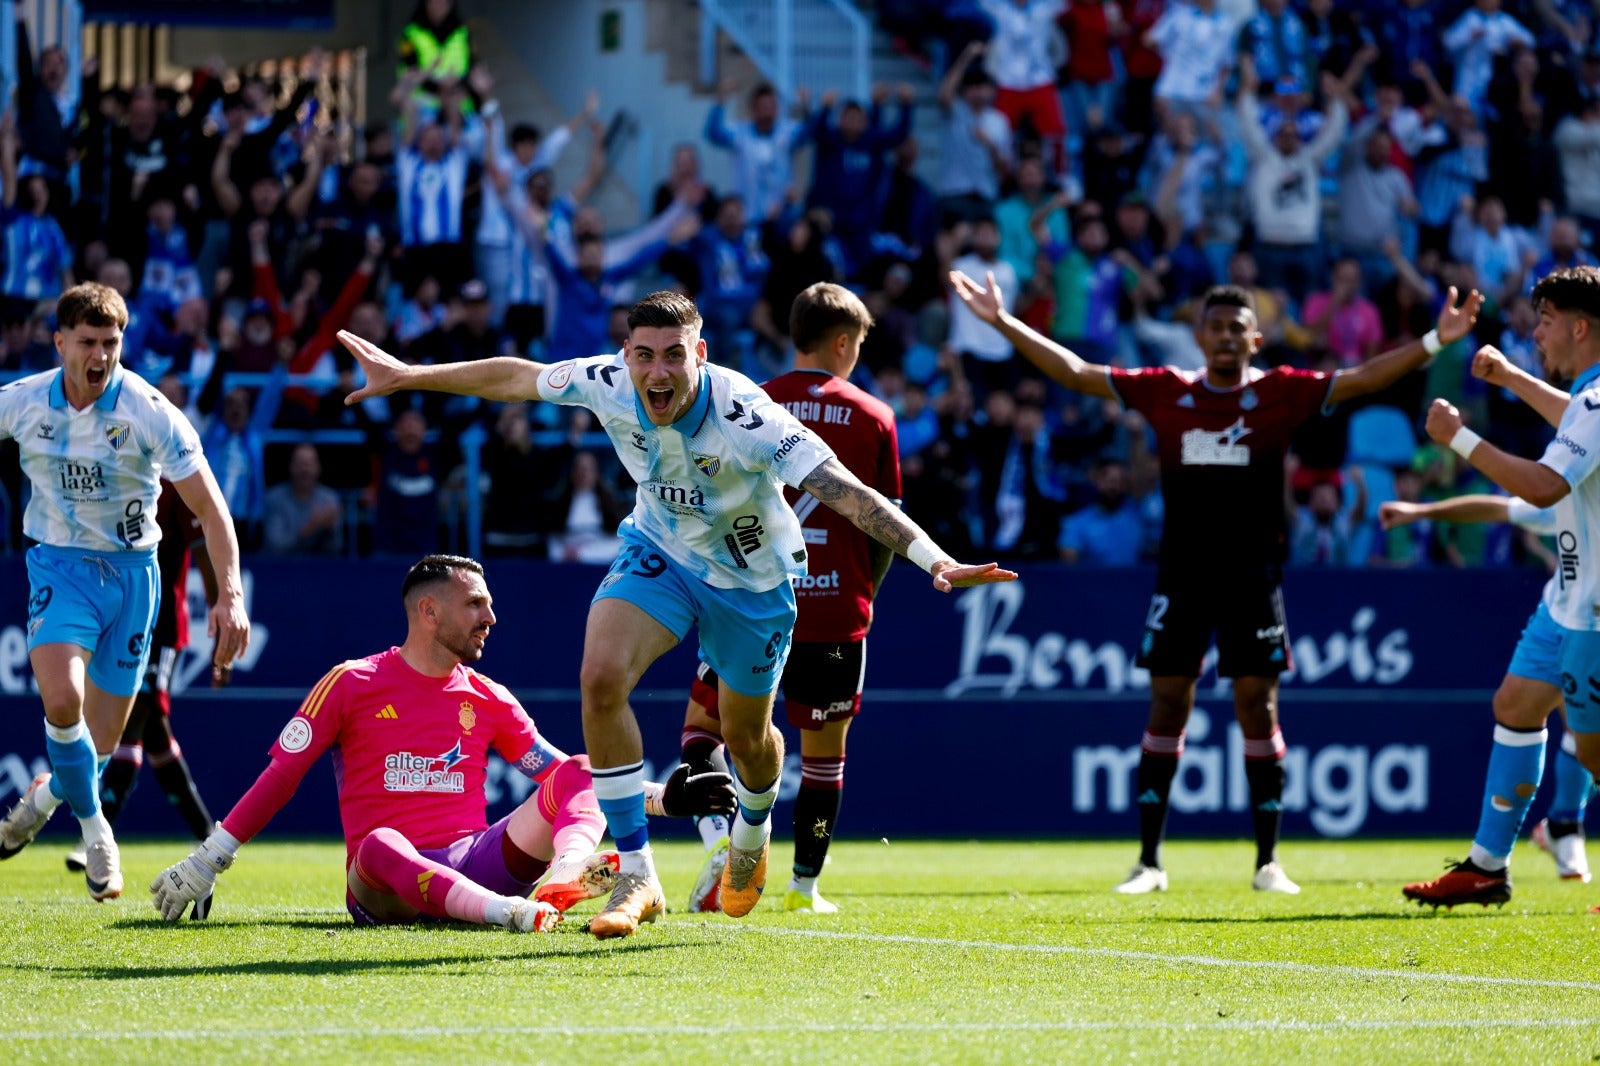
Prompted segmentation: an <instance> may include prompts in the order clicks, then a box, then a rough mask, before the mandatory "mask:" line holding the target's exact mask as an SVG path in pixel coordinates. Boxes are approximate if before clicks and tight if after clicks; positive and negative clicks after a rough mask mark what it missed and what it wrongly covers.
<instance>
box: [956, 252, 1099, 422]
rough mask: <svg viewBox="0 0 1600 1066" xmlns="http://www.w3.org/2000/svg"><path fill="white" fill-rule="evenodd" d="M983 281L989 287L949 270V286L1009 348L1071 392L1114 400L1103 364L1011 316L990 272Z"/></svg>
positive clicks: (957, 271) (959, 272) (958, 272)
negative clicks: (1064, 345) (1002, 338)
mask: <svg viewBox="0 0 1600 1066" xmlns="http://www.w3.org/2000/svg"><path fill="white" fill-rule="evenodd" d="M984 284H985V285H986V286H988V287H987V288H979V287H978V283H977V282H975V281H973V280H972V279H971V278H969V277H967V276H966V275H965V274H963V273H961V271H959V270H952V271H951V272H950V287H951V288H952V289H953V290H954V291H955V294H956V296H957V297H958V298H959V299H960V300H961V302H962V303H964V304H966V305H967V307H968V308H969V309H970V310H971V311H972V313H973V314H975V315H977V316H978V317H979V318H980V319H982V320H983V321H984V322H987V323H989V325H991V326H993V327H994V328H995V329H997V330H999V331H1000V333H1001V335H1003V336H1004V337H1005V339H1006V340H1008V341H1010V342H1011V345H1012V347H1014V348H1016V350H1017V351H1019V352H1021V353H1022V354H1023V355H1024V356H1026V357H1027V359H1028V362H1030V363H1032V364H1033V365H1034V366H1036V367H1038V368H1039V369H1040V370H1042V371H1044V372H1045V373H1046V374H1048V375H1049V376H1050V377H1051V378H1052V379H1053V380H1055V381H1057V382H1059V383H1061V384H1062V385H1065V386H1066V387H1067V388H1069V389H1072V390H1073V391H1074V392H1081V393H1083V394H1084V395H1086V396H1098V397H1100V398H1101V399H1103V400H1115V399H1117V394H1116V392H1115V391H1113V389H1112V388H1111V379H1110V377H1109V376H1107V373H1106V368H1105V367H1104V366H1101V365H1100V364H1099V363H1091V362H1089V361H1088V360H1087V359H1084V358H1083V357H1082V356H1080V355H1078V353H1077V352H1074V351H1072V350H1071V349H1070V348H1063V347H1062V346H1061V345H1059V344H1057V343H1056V342H1055V341H1053V340H1051V339H1049V338H1048V337H1046V336H1044V335H1043V334H1041V333H1039V332H1037V331H1036V330H1034V329H1033V328H1032V327H1030V326H1028V325H1026V324H1025V323H1023V322H1022V321H1021V320H1020V319H1017V318H1014V317H1012V315H1011V313H1010V312H1009V311H1007V310H1006V305H1005V300H1004V298H1003V297H1002V295H1001V292H1000V286H999V285H997V284H996V283H995V280H994V273H993V272H990V273H989V275H988V276H987V277H985V278H984Z"/></svg>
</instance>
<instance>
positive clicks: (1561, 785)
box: [1550, 733, 1594, 822]
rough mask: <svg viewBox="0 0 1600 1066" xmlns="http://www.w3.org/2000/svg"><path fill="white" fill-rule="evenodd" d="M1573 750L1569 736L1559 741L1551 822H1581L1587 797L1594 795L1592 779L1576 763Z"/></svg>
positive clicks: (1582, 767) (1579, 764) (1577, 762)
mask: <svg viewBox="0 0 1600 1066" xmlns="http://www.w3.org/2000/svg"><path fill="white" fill-rule="evenodd" d="M1576 747H1577V745H1576V744H1575V743H1573V742H1572V734H1571V733H1568V734H1566V735H1565V736H1564V737H1562V738H1561V750H1560V751H1558V752H1556V794H1555V797H1554V798H1553V799H1551V801H1550V820H1551V821H1552V822H1582V821H1583V812H1584V809H1585V808H1587V807H1588V806H1589V795H1590V794H1591V793H1592V792H1593V791H1594V777H1593V776H1592V775H1591V774H1590V773H1589V771H1588V770H1587V769H1585V768H1584V765H1583V763H1581V762H1579V761H1578V756H1577V755H1576V754H1575V753H1574V751H1573V749H1574V748H1576Z"/></svg>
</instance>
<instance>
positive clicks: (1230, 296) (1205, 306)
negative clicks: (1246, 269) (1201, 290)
mask: <svg viewBox="0 0 1600 1066" xmlns="http://www.w3.org/2000/svg"><path fill="white" fill-rule="evenodd" d="M1213 307H1242V308H1244V309H1245V310H1246V311H1249V312H1250V313H1251V314H1252V315H1253V314H1255V313H1256V298H1255V296H1253V295H1252V294H1251V292H1250V290H1249V289H1247V288H1245V287H1243V286H1242V285H1213V286H1211V288H1209V289H1207V290H1206V294H1205V297H1204V298H1203V299H1201V301H1200V317H1201V318H1204V317H1205V316H1206V312H1208V311H1210V310H1211V309H1212V308H1213Z"/></svg>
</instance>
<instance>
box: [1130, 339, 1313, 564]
mask: <svg viewBox="0 0 1600 1066" xmlns="http://www.w3.org/2000/svg"><path fill="white" fill-rule="evenodd" d="M1110 380H1111V388H1112V389H1113V390H1114V391H1115V392H1116V394H1117V396H1118V397H1119V398H1120V399H1121V400H1122V403H1123V405H1124V406H1125V407H1129V408H1132V409H1133V410H1135V411H1138V412H1139V413H1140V414H1142V415H1144V417H1145V419H1146V420H1148V421H1149V423H1150V428H1151V429H1153V430H1154V431H1155V435H1156V447H1157V449H1158V451H1159V452H1160V456H1161V494H1162V497H1163V498H1164V500H1165V503H1166V524H1165V527H1164V529H1163V530H1162V534H1161V562H1162V563H1163V564H1164V565H1165V564H1170V563H1174V562H1178V563H1198V564H1210V565H1216V564H1267V565H1271V564H1276V563H1281V562H1283V558H1284V544H1285V541H1286V536H1285V524H1286V519H1285V503H1284V483H1283V458H1284V453H1285V452H1287V451H1288V449H1289V441H1290V439H1291V438H1292V437H1293V436H1294V431H1295V429H1296V428H1297V427H1298V426H1299V425H1300V423H1302V422H1304V421H1305V420H1306V419H1308V418H1310V417H1312V416H1313V415H1315V414H1317V413H1318V412H1319V411H1321V410H1322V407H1323V405H1324V404H1325V403H1326V402H1327V400H1328V392H1329V389H1330V388H1331V387H1332V384H1333V375H1331V374H1323V373H1317V372H1313V371H1310V370H1295V369H1292V368H1288V367H1278V368H1277V369H1274V370H1268V371H1266V372H1264V373H1263V372H1261V371H1259V370H1252V371H1251V372H1250V373H1249V374H1247V375H1246V380H1245V383H1244V384H1242V385H1240V386H1238V387H1237V388H1233V389H1227V390H1218V389H1214V388H1211V387H1210V386H1208V385H1207V384H1206V383H1205V372H1204V371H1203V370H1197V371H1193V372H1185V371H1178V370H1174V369H1172V368H1171V367H1152V368H1149V369H1142V370H1116V369H1113V370H1111V371H1110Z"/></svg>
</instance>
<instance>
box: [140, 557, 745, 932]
mask: <svg viewBox="0 0 1600 1066" xmlns="http://www.w3.org/2000/svg"><path fill="white" fill-rule="evenodd" d="M400 596H401V600H402V601H403V603H404V604H405V611H406V640H405V643H404V644H403V645H401V646H400V647H398V648H390V649H389V650H388V651H386V652H380V653H379V654H377V655H370V656H368V657H367V658H365V659H354V660H351V661H349V662H344V663H340V664H339V665H338V666H336V667H334V668H333V669H332V670H330V671H329V672H328V673H327V674H326V675H324V677H323V678H322V680H321V681H319V682H317V684H316V686H315V687H314V688H312V690H311V692H310V694H309V695H307V696H306V698H305V702H304V703H302V704H301V705H300V709H299V711H298V712H297V713H296V714H295V716H294V717H293V718H291V719H289V722H288V724H287V725H285V726H284V727H283V731H282V732H281V733H279V734H278V740H277V743H275V744H274V745H273V746H272V762H271V763H270V764H269V765H268V766H267V768H266V770H264V771H263V772H262V773H261V776H260V777H258V778H257V779H256V783H255V784H254V785H253V786H251V788H250V790H249V791H248V792H246V793H245V794H244V797H243V798H241V799H240V800H239V802H238V803H237V804H235V805H234V808H233V810H231V811H229V812H228V816H227V817H226V818H224V819H223V820H222V824H221V825H220V826H218V827H217V829H216V830H215V831H214V832H212V834H211V835H210V836H209V837H207V838H206V839H205V840H204V841H203V842H202V843H201V844H200V846H199V847H197V848H195V850H194V851H193V852H192V853H190V855H189V857H188V858H186V859H184V860H183V861H182V862H178V863H174V864H173V865H172V866H169V867H168V868H167V869H166V870H164V871H162V873H161V874H160V875H159V876H158V877H157V878H156V879H155V881H154V882H152V883H151V885H150V891H151V893H152V894H153V895H154V897H155V905H156V909H157V910H159V911H160V912H161V914H162V917H164V918H167V919H169V920H172V919H176V918H179V917H181V916H182V915H183V913H184V911H185V909H186V908H187V907H188V905H189V904H190V903H194V904H195V905H196V906H195V917H204V915H205V913H206V911H207V910H209V901H210V898H211V892H212V886H213V884H214V882H215V879H216V876H217V874H219V873H221V872H222V871H224V870H226V869H227V868H228V867H229V866H231V865H232V864H233V861H234V857H235V855H236V854H237V852H238V850H239V846H240V845H241V844H243V843H244V842H246V841H248V840H250V839H252V838H253V837H254V836H255V835H256V834H257V833H259V832H261V830H262V829H263V828H265V827H266V825H267V823H268V821H270V820H271V818H272V816H273V815H275V814H276V813H277V812H278V811H279V810H280V809H281V808H282V807H283V805H284V804H285V803H287V802H288V801H289V798H290V797H291V796H293V795H294V792H295V789H296V788H297V787H298V786H299V784H300V781H301V779H302V778H304V777H305V775H306V771H308V770H309V769H310V768H311V766H312V764H314V763H315V762H316V761H317V759H319V758H320V757H321V756H322V753H323V752H324V751H327V750H329V749H330V748H331V749H333V750H334V756H333V758H334V773H335V776H336V777H337V779H338V783H339V818H340V821H341V822H342V823H343V825H344V837H345V864H346V874H345V882H346V897H345V903H346V906H347V907H348V908H349V911H350V915H351V917H352V918H354V919H355V921H356V923H357V924H358V925H374V924H390V923H404V922H411V921H415V920H416V919H417V917H418V916H419V915H427V916H429V917H432V918H454V919H457V920H459V921H465V922H475V923H478V924H481V925H500V926H504V927H506V928H508V929H510V930H512V931H513V932H521V933H526V932H531V931H544V930H547V929H549V928H551V926H553V925H554V923H555V922H556V921H557V920H558V915H559V913H560V912H562V911H565V910H566V909H567V908H568V907H570V906H571V905H572V904H574V903H576V902H578V901H579V900H581V899H587V898H589V897H591V896H596V895H599V894H600V893H602V892H604V891H605V890H606V889H608V888H610V887H611V885H612V884H613V882H614V880H615V872H616V863H617V859H616V855H615V854H613V853H607V854H598V855H597V854H595V852H594V849H595V846H596V845H597V844H598V843H599V842H600V836H601V834H602V833H603V832H604V831H605V823H604V822H603V821H602V820H601V818H600V814H599V811H598V810H597V809H596V805H595V797H594V791H593V786H592V784H591V782H590V780H589V769H588V760H587V759H585V758H584V757H583V756H582V755H574V756H568V755H566V754H565V753H563V752H562V751H560V750H559V749H557V748H555V747H553V746H551V745H550V744H549V743H548V742H547V741H545V740H544V739H542V738H541V737H540V736H539V733H538V731H537V730H536V729H535V728H534V725H533V721H532V720H531V719H530V718H529V717H528V714H527V712H526V711H524V710H523V709H522V705H521V704H520V703H518V702H517V699H516V697H515V696H513V695H512V694H511V693H510V692H509V691H508V690H507V689H505V688H504V687H502V686H501V685H498V684H496V683H495V682H494V681H491V680H490V679H489V678H487V677H485V676H484V675H482V674H480V673H478V672H477V671H476V670H473V669H472V668H471V667H470V666H468V665H466V664H468V663H472V662H476V661H477V660H478V659H479V658H480V657H481V656H482V655H483V647H484V642H485V641H486V640H487V639H488V637H489V628H490V627H491V626H493V625H494V623H495V613H494V607H493V597H491V596H490V595H489V588H488V585H487V584H486V583H485V581H484V576H483V567H481V566H480V565H478V563H476V562H475V561H473V560H471V559H466V558H462V557H460V556H454V555H430V556H428V557H426V558H424V559H423V560H421V561H420V562H418V563H417V564H416V565H415V566H413V567H412V568H411V570H410V572H409V573H407V574H406V578H405V581H404V583H403V584H402V585H401V589H400ZM491 749H492V750H494V751H497V752H499V753H500V755H501V756H503V757H504V758H505V760H506V762H507V763H508V764H510V765H511V766H512V767H514V768H515V769H516V770H518V771H519V772H521V773H522V774H524V775H526V776H527V777H528V778H529V779H531V780H532V781H534V782H536V783H537V784H538V785H539V790H538V791H537V792H536V793H535V794H534V795H533V796H531V797H529V798H528V800H527V801H526V802H524V803H523V804H522V805H521V806H520V807H518V808H517V809H516V810H514V811H512V812H511V813H510V814H508V815H506V816H505V817H504V818H502V819H500V820H499V821H498V822H496V823H495V824H494V825H489V824H488V822H487V809H488V800H487V798H486V797H485V795H484V790H483V785H484V779H485V777H486V776H487V773H488V765H489V752H490V750H491ZM647 792H648V797H649V806H650V808H651V812H652V813H655V814H673V815H680V814H685V815H686V814H712V813H727V812H730V811H732V810H733V804H734V798H733V790H732V788H731V787H730V786H729V781H728V776H727V775H726V774H707V775H702V776H699V777H691V776H690V775H689V771H688V768H687V767H680V768H679V770H678V771H677V772H676V773H674V775H673V776H672V778H671V779H669V780H668V781H667V783H666V784H665V785H654V784H651V785H648V786H647ZM541 877H543V878H544V880H543V882H542V883H540V884H539V885H538V888H537V889H535V887H534V884H535V882H538V881H539V880H540V878H541ZM530 892H531V893H532V898H531V899H530V898H528V897H529V893H530Z"/></svg>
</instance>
